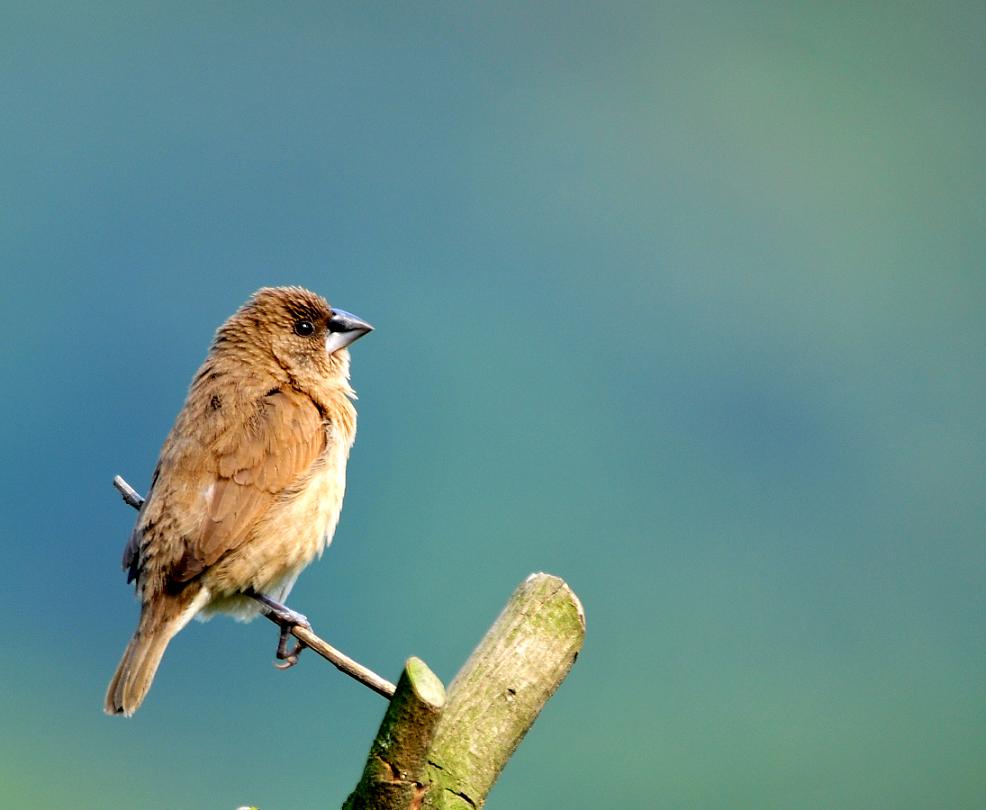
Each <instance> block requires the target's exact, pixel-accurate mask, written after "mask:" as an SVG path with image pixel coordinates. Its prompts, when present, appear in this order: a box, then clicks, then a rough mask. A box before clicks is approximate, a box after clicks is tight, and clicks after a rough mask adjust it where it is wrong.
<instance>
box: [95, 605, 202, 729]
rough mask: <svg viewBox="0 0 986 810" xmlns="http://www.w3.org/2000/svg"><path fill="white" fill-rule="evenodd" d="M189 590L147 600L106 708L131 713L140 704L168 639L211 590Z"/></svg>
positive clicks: (120, 664) (109, 711) (108, 710)
mask: <svg viewBox="0 0 986 810" xmlns="http://www.w3.org/2000/svg"><path fill="white" fill-rule="evenodd" d="M188 590H189V589H186V590H185V591H183V592H182V593H181V594H180V595H178V596H177V597H171V596H166V595H164V594H159V595H157V596H156V597H154V598H153V599H151V600H150V601H148V602H146V603H144V605H143V606H142V608H141V611H140V623H139V624H138V625H137V631H136V632H135V633H134V635H133V638H131V639H130V643H129V644H128V645H127V649H126V650H125V651H124V653H123V658H121V659H120V663H119V665H118V666H117V668H116V673H115V674H114V675H113V678H112V680H110V685H109V687H108V688H107V690H106V702H105V703H104V704H103V711H104V712H106V713H107V714H122V715H124V716H125V717H129V716H130V715H132V714H133V713H134V712H135V711H137V709H138V708H139V707H140V704H141V703H142V702H143V701H144V697H145V696H146V695H147V692H148V690H149V689H150V688H151V683H152V682H153V681H154V674H155V673H156V672H157V668H158V665H159V664H160V663H161V657H162V656H163V655H164V651H165V650H166V649H167V647H168V642H170V641H171V639H173V638H174V637H175V634H176V633H177V632H178V631H179V630H181V629H182V628H183V627H184V626H185V625H186V624H188V622H189V621H190V620H191V619H192V617H193V616H194V615H195V614H196V613H198V611H199V610H200V609H201V608H202V606H203V605H204V604H205V602H207V601H208V596H209V592H208V591H207V590H206V589H205V588H201V589H196V590H197V593H194V594H193V593H188Z"/></svg>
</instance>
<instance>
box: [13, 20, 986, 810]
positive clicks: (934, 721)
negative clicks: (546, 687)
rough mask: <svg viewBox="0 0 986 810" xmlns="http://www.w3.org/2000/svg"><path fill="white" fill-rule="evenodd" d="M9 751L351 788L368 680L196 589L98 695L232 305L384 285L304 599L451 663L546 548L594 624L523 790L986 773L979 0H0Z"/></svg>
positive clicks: (687, 799) (510, 792)
mask: <svg viewBox="0 0 986 810" xmlns="http://www.w3.org/2000/svg"><path fill="white" fill-rule="evenodd" d="M2 17H3V24H2V26H0V77H2V81H0V103H2V108H3V120H4V124H3V135H2V144H3V150H2V155H0V188H2V192H3V193H2V199H0V205H2V207H3V216H2V217H0V251H2V282H0V330H2V340H3V346H4V351H3V355H2V357H3V365H4V372H5V377H6V379H7V383H6V386H7V387H6V395H5V396H4V397H3V399H2V403H0V414H2V422H0V424H2V431H3V436H2V446H3V454H4V460H5V463H4V464H3V468H2V473H0V474H2V476H3V481H2V487H0V492H2V496H0V497H2V503H0V533H2V534H0V536H2V543H3V545H2V550H3V564H4V568H5V577H4V579H5V583H6V584H5V587H4V594H5V598H4V601H5V604H6V611H5V614H6V615H5V621H4V623H3V627H4V630H3V644H2V647H0V695H2V697H0V729H2V730H0V793H2V803H3V805H4V806H8V807H18V808H42V807H45V808H49V807H68V806H71V807H73V808H108V807H134V808H147V810H154V809H155V808H169V810H170V808H176V807H180V808H229V810H232V808H234V807H236V806H238V805H240V804H246V803H251V804H256V805H259V806H260V807H261V808H262V810H290V809H292V808H314V807H337V806H339V805H340V804H341V802H342V801H343V799H344V798H345V796H346V795H347V794H348V793H349V791H350V790H351V789H352V788H353V786H354V785H355V784H356V781H357V779H358V777H359V774H360V771H361V768H362V765H363V761H364V758H365V756H366V753H367V750H368V747H369V743H370V741H371V739H372V737H373V734H374V733H375V730H376V727H377V724H378V722H379V719H380V717H381V715H382V712H383V708H384V704H383V702H382V701H381V699H380V698H379V697H378V696H376V695H375V694H372V693H371V692H369V691H367V690H366V689H363V688H362V687H360V686H358V685H356V684H355V683H353V682H351V681H349V680H348V679H346V678H345V677H343V676H342V675H340V674H339V673H337V672H336V671H335V670H334V669H332V668H331V667H330V666H328V665H326V664H324V663H323V662H321V661H319V659H317V657H316V656H314V655H311V654H309V655H307V656H304V657H303V658H302V660H301V665H300V666H299V667H297V668H295V669H294V670H292V671H290V672H287V673H282V672H278V671H276V670H275V669H274V668H273V667H272V666H271V665H270V662H271V661H272V660H273V659H272V656H273V652H274V646H275V641H276V631H275V629H274V628H273V627H272V626H271V625H270V624H269V623H267V622H264V621H258V622H254V623H253V624H250V625H241V624H235V623H233V622H232V621H230V620H228V619H225V618H220V619H216V620H213V621H212V622H210V623H208V624H204V625H202V624H199V623H194V624H192V625H190V626H189V628H188V629H187V630H186V631H184V632H183V633H182V634H181V635H180V636H179V637H178V638H177V639H176V641H175V642H174V643H173V645H172V646H171V648H170V649H169V651H168V654H167V656H166V658H165V661H164V664H163V666H162V668H161V670H160V672H159V673H158V678H157V681H156V683H155V686H154V688H153V689H152V691H151V693H150V695H149V698H148V700H147V702H146V703H145V705H144V707H143V708H142V709H141V710H140V712H139V713H138V714H137V715H136V717H134V718H133V719H132V720H129V721H124V720H116V719H110V718H107V717H104V716H103V714H102V712H101V704H102V699H103V692H104V689H105V686H106V682H107V680H108V679H109V677H110V674H111V673H112V671H113V668H114V667H115V665H116V662H117V660H118V658H119V656H120V654H121V652H122V650H123V647H124V645H125V643H126V641H127V639H128V637H129V635H130V633H131V632H132V630H133V628H134V626H135V624H136V617H137V605H136V603H135V602H134V599H133V597H132V592H131V589H130V588H129V587H128V586H127V585H126V584H125V581H124V576H123V575H122V574H121V572H120V570H119V560H120V554H121V551H122V548H123V545H124V542H125V539H126V536H127V533H128V532H129V530H130V527H131V526H132V524H133V521H134V513H133V512H132V510H130V509H129V508H128V507H126V506H124V505H123V504H122V502H121V501H120V498H119V497H118V495H117V494H116V492H115V491H114V490H113V489H112V488H111V486H110V480H111V479H112V477H113V475H114V474H116V473H122V474H123V475H124V476H125V477H127V478H128V479H129V480H130V481H131V483H133V484H134V485H135V486H136V487H137V488H138V489H139V490H141V491H145V490H146V488H147V485H148V482H149V478H150V474H151V471H152V469H153V466H154V463H155V459H156V457H157V453H158V449H159V448H160V445H161V442H162V441H163V439H164V437H165V435H166V434H167V432H168V430H169V429H170V427H171V423H172V420H173V418H174V416H175V414H176V413H177V411H178V409H179V408H180V406H181V404H182V401H183V398H184V395H185V391H186V387H187V385H188V382H189V381H190V379H191V376H192V374H193V372H194V371H195V369H196V368H197V367H198V365H199V363H200V362H201V360H202V358H203V357H204V355H205V352H206V350H207V347H208V344H209V341H210V339H211V336H212V333H213V331H214V330H215V328H216V327H217V326H218V325H219V324H220V323H221V322H222V321H223V320H224V319H225V318H226V317H227V316H228V315H229V314H231V313H232V312H233V311H234V310H235V309H236V308H237V307H238V306H239V305H240V304H241V303H242V302H243V301H244V300H245V299H246V297H247V296H248V295H249V294H250V293H251V292H252V291H253V290H255V289H256V288H258V287H260V286H263V285H271V284H302V285H306V286H309V287H311V288H312V289H315V290H317V291H319V292H322V293H324V294H325V295H326V296H327V297H328V298H329V300H330V301H331V302H333V303H334V304H336V305H338V306H341V307H343V308H345V309H348V310H350V311H352V312H355V313H356V314H358V315H360V316H362V317H363V318H365V319H367V320H369V321H371V322H372V323H373V324H374V325H375V326H376V327H377V330H376V331H375V332H374V333H373V335H372V336H370V337H369V338H367V339H366V340H365V341H361V342H360V343H359V344H358V345H357V346H355V347H354V350H353V378H354V384H355V386H356V388H357V389H358V391H359V394H360V400H359V413H360V433H359V438H358V440H357V443H356V447H355V449H354V452H353V456H352V461H351V464H350V472H349V487H350V488H349V494H348V496H347V502H346V506H345V509H344V511H343V517H342V521H341V524H340V526H339V529H338V531H337V533H336V536H335V543H334V545H333V546H332V547H331V549H330V550H329V551H328V552H327V553H326V555H325V557H324V558H323V559H322V560H321V561H320V562H318V563H316V564H315V565H314V566H313V567H312V568H310V569H308V571H306V573H305V574H304V575H303V576H302V577H301V580H300V581H299V583H298V585H297V587H296V588H295V590H294V592H293V594H292V596H291V599H290V603H291V604H292V605H293V606H294V607H295V608H296V609H297V610H300V611H302V612H304V613H306V614H307V615H308V616H309V617H310V618H311V619H312V621H313V623H314V625H315V629H316V630H317V631H318V632H319V633H320V634H321V635H323V636H324V637H326V638H327V639H328V640H330V641H331V642H332V643H333V644H335V645H337V646H338V647H340V648H341V649H343V650H345V651H346V652H348V653H349V654H351V655H353V656H354V657H356V658H358V659H359V660H360V661H362V662H363V663H365V664H367V665H368V666H370V667H372V668H373V669H375V670H377V671H379V672H380V673H381V674H383V675H385V676H388V677H391V678H393V679H396V677H397V675H398V673H399V671H400V669H401V666H402V664H403V661H404V659H405V658H406V657H407V656H409V655H412V654H414V655H418V656H420V657H422V658H423V659H425V660H426V661H427V662H428V663H429V664H430V665H431V667H432V668H433V669H434V670H435V671H436V673H438V674H439V676H440V677H442V678H443V679H444V680H445V681H446V682H448V681H450V680H451V678H452V676H453V675H454V674H455V672H456V670H457V669H458V667H459V666H460V665H461V664H462V662H463V661H464V660H465V658H466V657H467V655H468V654H469V652H470V650H471V649H472V647H473V646H474V644H475V643H476V642H477V641H478V640H479V638H480V637H481V636H482V634H483V633H484V632H485V630H486V629H487V627H488V626H489V625H490V624H491V622H492V621H493V619H494V618H495V616H496V615H497V613H498V611H499V610H500V608H501V606H502V605H503V603H504V602H505V601H506V599H507V597H508V596H509V594H510V593H511V592H512V590H513V589H514V587H515V586H516V585H517V584H518V583H519V582H520V581H521V580H522V579H523V578H524V577H525V576H526V575H527V574H528V573H530V572H531V571H537V570H545V571H548V572H551V573H554V574H558V575H560V576H562V577H564V578H566V580H567V581H568V582H569V583H570V584H571V586H572V587H573V588H574V589H575V591H576V592H577V593H578V594H579V596H580V597H581V598H582V600H583V602H584V604H585V608H586V612H587V616H588V636H587V641H586V646H585V650H584V652H583V654H582V656H581V657H580V658H579V661H578V663H577V664H576V666H575V668H574V670H573V671H572V674H571V676H570V678H569V680H568V681H567V682H566V683H565V684H564V685H563V686H562V688H561V690H560V691H559V692H558V694H557V695H556V696H555V698H554V699H553V700H552V701H551V702H550V703H549V704H548V706H547V708H546V710H545V711H544V713H543V714H542V716H541V719H540V720H539V721H538V723H537V724H536V725H535V727H534V728H533V730H532V731H531V733H530V734H529V735H528V738H527V739H526V740H525V741H524V743H523V744H522V745H521V747H520V748H519V749H518V751H517V754H516V755H515V756H514V758H513V759H512V760H511V762H510V763H509V765H508V766H507V768H506V770H505V772H504V774H503V776H502V778H501V780H500V782H499V783H498V784H497V786H496V787H495V788H494V790H493V792H492V794H491V796H490V801H489V807H491V808H600V807H656V808H665V807H666V808H819V807H846V808H894V809H895V810H899V809H901V808H905V809H906V808H915V809H918V808H929V807H948V808H981V807H983V806H986V769H984V768H983V762H984V761H986V609H984V608H986V606H984V589H983V578H984V573H986V545H984V541H983V528H984V522H986V497H984V496H986V493H984V480H986V475H984V474H986V453H984V451H986V447H984V443H986V417H984V407H983V402H984V396H986V376H984V373H983V372H984V368H983V366H984V364H983V357H984V346H986V319H984V316H983V307H984V303H986V273H984V261H983V258H984V253H986V229H984V217H986V205H984V199H986V198H984V193H983V189H984V186H986V171H984V161H983V157H982V152H983V143H984V141H986V103H984V102H986V98H984V95H986V94H984V92H983V88H984V86H986V84H984V78H986V57H984V49H983V42H984V38H986V12H984V9H983V7H982V6H980V5H978V4H975V3H973V4H960V3H944V4H930V5H927V6H926V7H922V6H920V5H915V4H903V5H899V4H875V3H873V4H843V3H824V2H805V3H787V4H768V3H751V2H744V3H725V2H723V3H717V2H712V3H702V4H681V3H649V4H648V3H600V2H597V3H540V4H530V3H495V4H460V3H435V4H403V5H400V6H398V5H394V4H363V3H358V4H357V3H354V4H335V3H313V2H299V3H291V4H287V5H284V4H280V5H278V4H274V5H272V4H270V3H258V2H237V3H229V2H220V3H209V4H203V3H190V2H184V3H182V2H178V3H142V4H136V5H134V4H131V3H122V2H92V3H85V4H79V3H53V2H45V1H44V0H40V1H39V2H33V3H30V4H28V3H5V4H4V7H3V12H2Z"/></svg>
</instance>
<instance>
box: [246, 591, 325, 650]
mask: <svg viewBox="0 0 986 810" xmlns="http://www.w3.org/2000/svg"><path fill="white" fill-rule="evenodd" d="M246 595H247V596H249V597H250V598H251V599H255V600H257V601H258V602H260V604H261V605H263V606H264V608H265V609H266V612H267V613H268V614H269V615H270V616H272V617H273V618H274V619H276V620H277V623H278V624H279V625H281V637H280V638H279V639H278V642H277V653H276V655H277V660H278V661H283V662H284V663H282V664H274V666H275V667H277V668H278V669H290V668H291V667H293V666H294V665H295V664H297V663H298V656H299V655H300V654H301V651H302V650H303V649H305V644H304V642H302V641H296V642H295V644H294V646H293V647H292V649H290V650H288V637H289V636H290V635H291V628H293V627H304V628H306V629H308V630H311V627H312V626H311V623H310V622H309V621H308V617H307V616H304V615H302V614H301V613H298V612H297V611H294V610H291V608H289V607H287V606H286V605H282V604H281V603H280V602H277V601H275V600H273V599H271V598H270V597H269V596H265V595H264V594H262V593H257V592H256V591H253V590H250V591H247V592H246Z"/></svg>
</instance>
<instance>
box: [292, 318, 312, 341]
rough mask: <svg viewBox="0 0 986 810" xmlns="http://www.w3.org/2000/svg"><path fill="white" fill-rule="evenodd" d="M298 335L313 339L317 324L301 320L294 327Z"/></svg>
mask: <svg viewBox="0 0 986 810" xmlns="http://www.w3.org/2000/svg"><path fill="white" fill-rule="evenodd" d="M294 332H295V334H296V335H301V336H302V337H311V336H312V335H313V334H314V333H315V324H313V323H312V322H311V321H309V320H300V321H298V322H297V323H296V324H295V325H294Z"/></svg>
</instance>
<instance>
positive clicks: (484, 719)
mask: <svg viewBox="0 0 986 810" xmlns="http://www.w3.org/2000/svg"><path fill="white" fill-rule="evenodd" d="M584 638H585V614H584V613H583V611H582V605H581V603H580V602H579V600H578V598H577V597H576V596H575V594H574V593H573V592H572V591H571V589H570V588H569V587H568V585H566V584H565V582H564V581H563V580H561V579H559V578H558V577H555V576H551V575H550V574H531V576H529V577H528V578H527V579H526V580H525V581H524V582H523V583H521V585H520V587H518V588H517V590H516V591H515V592H514V594H513V596H512V597H511V598H510V601H509V602H507V605H506V607H505V608H504V609H503V612H502V613H501V614H500V617H499V618H498V619H497V620H496V622H495V624H494V625H493V626H492V627H491V628H490V629H489V631H488V632H487V633H486V636H485V637H484V638H483V640H482V641H481V642H480V643H479V646H478V647H477V648H476V650H475V651H474V652H473V654H472V655H471V656H470V658H469V660H468V661H467V662H466V663H465V665H464V666H463V667H462V669H461V670H460V671H459V674H458V675H456V676H455V679H454V680H453V681H452V684H451V686H449V690H448V701H447V704H446V707H445V711H444V712H443V713H442V717H441V719H440V720H439V722H438V728H437V730H436V731H435V739H434V742H433V743H432V746H431V751H430V752H429V754H428V773H427V780H428V783H429V789H428V792H427V793H426V794H425V797H424V804H423V807H425V808H432V810H473V808H478V807H482V806H483V803H484V802H485V801H486V795H487V793H489V790H490V788H491V787H492V786H493V782H494V781H495V780H496V778H497V776H499V774H500V771H501V770H502V769H503V766H504V765H505V764H506V762H507V760H508V759H509V758H510V756H511V754H513V752H514V750H515V749H516V748H517V746H518V745H519V744H520V741H521V740H522V739H523V737H524V735H525V734H526V733H527V730H528V729H529V728H530V727H531V725H532V724H533V723H534V720H535V719H536V718H537V716H538V714H539V713H540V711H541V709H542V707H543V706H544V704H545V703H546V702H547V701H548V698H550V697H551V696H552V695H553V694H554V692H555V690H556V689H557V688H558V686H559V684H561V682H562V681H563V680H564V679H565V676H566V675H567V674H568V671H569V670H570V669H571V667H572V664H573V663H574V662H575V658H576V656H577V655H578V652H579V650H580V649H581V648H582V642H583V640H584Z"/></svg>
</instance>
